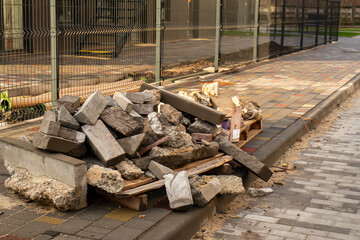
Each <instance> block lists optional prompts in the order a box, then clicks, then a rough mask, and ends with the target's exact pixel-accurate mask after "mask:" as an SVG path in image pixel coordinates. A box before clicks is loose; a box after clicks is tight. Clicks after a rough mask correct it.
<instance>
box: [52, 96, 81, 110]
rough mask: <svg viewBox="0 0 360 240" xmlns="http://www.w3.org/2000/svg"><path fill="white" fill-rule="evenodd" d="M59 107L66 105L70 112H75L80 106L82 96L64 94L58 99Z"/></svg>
mask: <svg viewBox="0 0 360 240" xmlns="http://www.w3.org/2000/svg"><path fill="white" fill-rule="evenodd" d="M57 103H58V104H57V109H58V110H60V109H61V107H62V106H64V107H65V108H66V109H67V110H68V111H69V112H70V113H74V112H75V111H76V109H78V108H79V107H80V98H79V97H76V96H70V95H64V96H62V97H61V98H60V99H59V100H58V101H57Z"/></svg>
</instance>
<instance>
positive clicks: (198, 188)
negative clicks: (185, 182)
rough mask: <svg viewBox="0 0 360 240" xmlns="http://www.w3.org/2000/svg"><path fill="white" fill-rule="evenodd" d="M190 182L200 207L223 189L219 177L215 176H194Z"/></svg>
mask: <svg viewBox="0 0 360 240" xmlns="http://www.w3.org/2000/svg"><path fill="white" fill-rule="evenodd" d="M189 182H190V186H191V193H192V197H193V201H194V204H195V205H197V206H199V207H203V206H205V205H206V204H207V203H208V202H209V201H210V200H211V199H213V198H214V197H215V196H216V195H217V194H218V193H220V191H221V189H222V187H221V184H220V181H219V179H217V178H214V177H208V176H202V177H199V176H194V177H192V178H191V179H190V180H189Z"/></svg>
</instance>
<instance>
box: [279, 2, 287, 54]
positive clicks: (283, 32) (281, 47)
mask: <svg viewBox="0 0 360 240" xmlns="http://www.w3.org/2000/svg"><path fill="white" fill-rule="evenodd" d="M282 7H283V9H282V18H281V19H282V20H281V45H280V55H283V48H284V37H285V14H286V0H283V4H282Z"/></svg>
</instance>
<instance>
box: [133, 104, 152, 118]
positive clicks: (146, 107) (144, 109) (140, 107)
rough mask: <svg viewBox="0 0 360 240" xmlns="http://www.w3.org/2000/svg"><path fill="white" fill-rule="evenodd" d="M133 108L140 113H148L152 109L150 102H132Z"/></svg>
mask: <svg viewBox="0 0 360 240" xmlns="http://www.w3.org/2000/svg"><path fill="white" fill-rule="evenodd" d="M133 110H134V111H135V112H137V113H138V114H140V115H148V114H150V113H152V112H153V111H154V105H153V104H152V103H143V104H134V106H133Z"/></svg>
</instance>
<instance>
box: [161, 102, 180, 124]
mask: <svg viewBox="0 0 360 240" xmlns="http://www.w3.org/2000/svg"><path fill="white" fill-rule="evenodd" d="M158 112H159V113H161V114H163V116H164V117H165V118H166V119H167V120H168V121H169V122H170V123H171V124H173V125H176V126H178V125H179V124H180V122H181V119H182V113H181V112H180V111H178V110H176V109H175V108H173V107H172V106H170V105H169V104H164V103H160V104H159V106H158Z"/></svg>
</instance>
